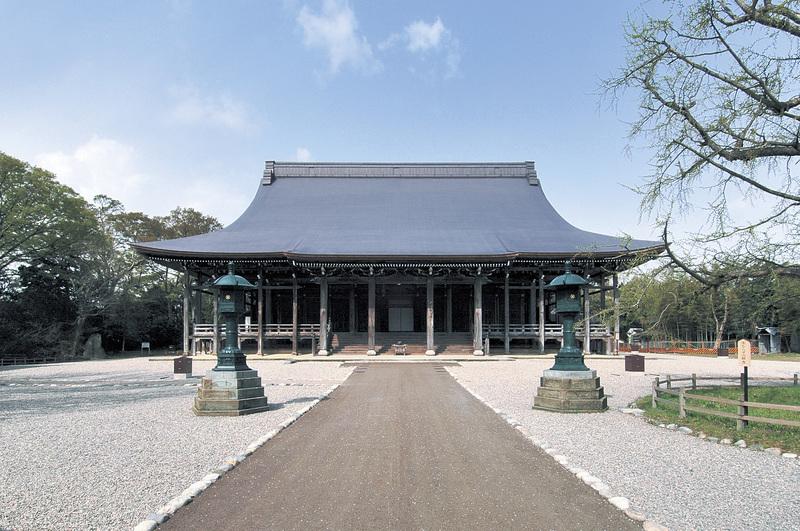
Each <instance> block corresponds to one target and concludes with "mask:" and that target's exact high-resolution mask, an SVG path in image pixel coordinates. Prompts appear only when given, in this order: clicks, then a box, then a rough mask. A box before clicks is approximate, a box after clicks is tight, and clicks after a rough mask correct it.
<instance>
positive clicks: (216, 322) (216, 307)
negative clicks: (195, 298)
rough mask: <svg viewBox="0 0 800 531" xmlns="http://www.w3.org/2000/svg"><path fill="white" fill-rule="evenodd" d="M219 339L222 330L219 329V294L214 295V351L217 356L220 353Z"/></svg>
mask: <svg viewBox="0 0 800 531" xmlns="http://www.w3.org/2000/svg"><path fill="white" fill-rule="evenodd" d="M219 337H220V329H219V293H218V292H215V293H214V343H213V345H212V347H213V349H214V355H215V356H216V355H217V353H218V352H219Z"/></svg>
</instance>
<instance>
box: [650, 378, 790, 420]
mask: <svg viewBox="0 0 800 531" xmlns="http://www.w3.org/2000/svg"><path fill="white" fill-rule="evenodd" d="M799 379H800V375H799V374H795V375H794V376H793V377H792V378H759V377H752V376H751V377H750V378H749V379H748V380H749V381H769V382H777V381H790V382H792V385H800V382H798V380H799ZM699 380H709V381H711V380H716V381H735V380H738V378H737V377H735V376H734V377H712V376H700V377H698V376H697V375H696V374H692V375H691V376H690V377H680V378H673V377H672V376H671V375H668V376H667V377H666V379H665V380H661V379H660V378H659V377H656V378H655V379H654V380H653V387H652V395H651V404H652V406H653V407H654V408H655V407H658V404H665V403H666V404H670V405H674V404H675V400H668V399H666V398H661V396H659V395H670V396H676V397H678V400H677V404H678V416H679V417H680V418H686V415H687V412H692V413H700V414H703V415H711V416H716V417H723V418H729V419H734V420H736V429H737V430H741V429H743V428H744V427H745V426H746V422H760V423H763V424H775V425H780V426H793V427H798V428H800V421H798V420H787V419H776V418H770V417H757V416H754V415H750V414H748V413H747V411H748V409H747V408H751V407H754V408H761V409H774V410H779V411H794V412H799V413H800V406H790V405H786V404H770V403H766V402H752V401H749V400H748V401H745V400H734V399H730V398H719V397H716V396H708V395H701V394H695V393H689V392H687V387H686V386H681V387H678V388H677V389H673V388H672V384H673V383H679V382H691V390H696V389H697V382H698V381H699ZM662 384H663V385H664V387H662ZM687 400H699V401H705V402H713V403H716V404H723V405H729V406H737V407H738V413H731V412H728V411H719V410H715V409H709V408H706V407H702V406H698V405H687V403H686V401H687Z"/></svg>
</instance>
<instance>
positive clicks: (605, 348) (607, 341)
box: [600, 275, 611, 354]
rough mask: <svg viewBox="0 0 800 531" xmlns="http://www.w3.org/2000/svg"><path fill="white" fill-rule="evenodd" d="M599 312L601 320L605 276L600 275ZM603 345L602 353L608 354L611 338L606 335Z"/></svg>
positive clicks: (603, 308)
mask: <svg viewBox="0 0 800 531" xmlns="http://www.w3.org/2000/svg"><path fill="white" fill-rule="evenodd" d="M600 312H601V314H602V315H603V321H605V319H606V315H605V312H606V276H605V275H600ZM602 345H603V354H608V353H609V352H610V351H611V349H610V347H611V338H609V337H606V339H605V341H603V343H602Z"/></svg>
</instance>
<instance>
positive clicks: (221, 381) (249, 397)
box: [192, 262, 267, 416]
mask: <svg viewBox="0 0 800 531" xmlns="http://www.w3.org/2000/svg"><path fill="white" fill-rule="evenodd" d="M254 288H255V286H254V285H253V284H251V283H250V282H249V281H248V280H247V279H245V278H244V277H240V276H239V275H236V274H234V268H233V262H230V263H229V264H228V274H227V275H223V276H221V277H219V278H218V279H216V280H215V281H214V282H213V283H212V284H211V289H212V290H213V291H215V292H216V293H217V296H218V297H219V300H220V302H219V313H220V315H221V316H222V318H223V320H224V322H225V347H224V348H223V349H222V350H221V351H220V352H219V353H218V355H217V365H216V367H214V368H213V369H211V370H210V371H208V373H207V375H206V377H205V378H203V379H202V381H201V384H200V387H199V388H198V390H197V397H196V398H195V399H194V406H193V407H192V410H193V411H194V413H195V414H196V415H208V416H211V415H219V416H235V415H247V414H250V413H259V412H261V411H266V410H267V398H266V397H265V396H264V387H263V386H262V385H261V378H259V377H258V371H254V370H252V369H251V368H250V367H248V366H247V360H246V358H245V356H244V353H243V352H242V349H240V348H239V316H240V315H241V314H242V312H243V311H244V293H245V292H246V291H248V290H251V289H254Z"/></svg>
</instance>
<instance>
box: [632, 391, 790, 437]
mask: <svg viewBox="0 0 800 531" xmlns="http://www.w3.org/2000/svg"><path fill="white" fill-rule="evenodd" d="M687 392H689V393H691V394H698V395H706V396H714V397H719V398H729V399H732V400H739V399H740V398H741V388H739V387H714V388H706V389H696V390H694V391H690V390H687ZM660 398H664V399H666V400H667V401H668V402H667V403H664V402H660V403H659V404H658V407H657V408H653V407H652V405H651V399H650V396H645V397H642V398H640V399H639V400H637V402H636V405H637V406H638V407H639V408H641V409H643V410H644V411H645V415H646V416H647V418H649V419H651V420H653V421H655V422H658V423H664V424H680V425H682V426H688V427H690V428H692V429H693V430H694V431H696V432H703V433H705V434H706V435H709V436H711V437H719V438H720V439H723V438H728V439H733V440H734V441H736V440H738V439H744V440H745V441H746V442H747V444H748V445H749V446H752V445H754V444H759V445H761V446H763V447H764V448H770V447H778V448H782V449H783V450H784V451H785V452H794V453H800V428H795V427H790V426H774V425H770V424H762V423H758V422H752V421H751V422H750V423H749V424H750V425H749V426H747V427H746V428H745V429H743V430H737V429H736V420H734V419H726V418H722V417H716V416H713V415H708V414H704V413H694V412H691V411H687V414H686V415H687V416H686V418H680V417H679V416H678V397H677V396H669V395H660ZM749 399H750V401H751V402H765V403H770V404H786V405H795V406H796V405H800V386H784V387H767V386H760V387H750V396H749ZM686 405H687V406H693V405H694V406H699V407H703V408H707V409H711V410H715V411H725V412H729V413H736V412H737V411H738V408H737V406H731V405H726V404H717V403H714V402H708V401H705V400H702V399H694V398H687V399H686ZM749 414H750V415H752V416H756V417H767V418H779V419H786V420H795V421H800V412H796V411H778V410H774V409H762V408H754V407H751V408H750V411H749Z"/></svg>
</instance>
